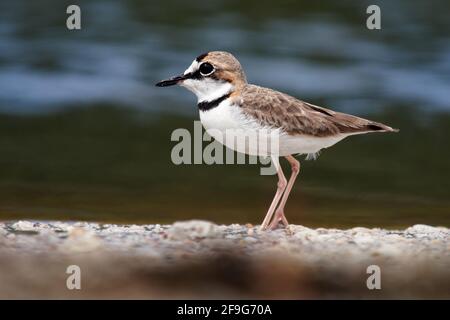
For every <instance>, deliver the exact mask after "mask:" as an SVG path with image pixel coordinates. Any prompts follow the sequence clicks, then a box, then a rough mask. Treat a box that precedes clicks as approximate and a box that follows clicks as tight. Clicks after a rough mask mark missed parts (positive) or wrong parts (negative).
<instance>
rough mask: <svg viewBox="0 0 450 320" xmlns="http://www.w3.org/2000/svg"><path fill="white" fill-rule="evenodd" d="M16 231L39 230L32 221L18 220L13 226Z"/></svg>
mask: <svg viewBox="0 0 450 320" xmlns="http://www.w3.org/2000/svg"><path fill="white" fill-rule="evenodd" d="M11 228H12V229H14V230H15V231H38V230H36V228H35V227H34V223H32V222H30V221H17V222H16V223H14V224H13V225H12V226H11Z"/></svg>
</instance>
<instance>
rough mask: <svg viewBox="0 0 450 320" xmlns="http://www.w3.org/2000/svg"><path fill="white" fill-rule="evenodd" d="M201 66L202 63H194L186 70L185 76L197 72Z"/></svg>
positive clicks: (195, 61)
mask: <svg viewBox="0 0 450 320" xmlns="http://www.w3.org/2000/svg"><path fill="white" fill-rule="evenodd" d="M199 66H200V63H198V62H197V60H194V61H192V63H191V65H190V66H189V68H187V69H186V71H185V72H184V74H188V73H191V72H195V71H197V69H198V67H199Z"/></svg>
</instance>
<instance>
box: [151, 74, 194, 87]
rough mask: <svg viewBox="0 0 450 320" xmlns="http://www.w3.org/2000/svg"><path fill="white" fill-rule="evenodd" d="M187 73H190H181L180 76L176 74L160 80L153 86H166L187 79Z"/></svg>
mask: <svg viewBox="0 0 450 320" xmlns="http://www.w3.org/2000/svg"><path fill="white" fill-rule="evenodd" d="M189 75H190V74H186V75H181V76H176V77H173V78H170V79H167V80H162V81H160V82H158V83H157V84H155V86H157V87H168V86H173V85H176V84H178V82H180V81H183V80H186V79H189Z"/></svg>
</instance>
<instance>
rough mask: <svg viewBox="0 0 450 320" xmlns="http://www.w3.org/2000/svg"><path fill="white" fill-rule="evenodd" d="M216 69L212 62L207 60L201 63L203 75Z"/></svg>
mask: <svg viewBox="0 0 450 320" xmlns="http://www.w3.org/2000/svg"><path fill="white" fill-rule="evenodd" d="M213 71H214V67H213V66H212V64H211V63H208V62H205V63H202V64H201V65H200V73H201V74H202V75H203V76H207V75H210V74H211V73H212V72H213Z"/></svg>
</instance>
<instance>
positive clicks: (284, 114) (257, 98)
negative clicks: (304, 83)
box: [236, 84, 398, 137]
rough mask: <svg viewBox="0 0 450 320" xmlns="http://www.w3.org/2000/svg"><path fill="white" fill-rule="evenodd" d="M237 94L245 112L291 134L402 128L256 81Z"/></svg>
mask: <svg viewBox="0 0 450 320" xmlns="http://www.w3.org/2000/svg"><path fill="white" fill-rule="evenodd" d="M237 96H239V99H238V100H237V101H236V103H237V104H238V105H239V106H240V107H241V108H242V111H243V112H244V113H245V114H247V115H249V116H250V117H252V118H254V119H256V120H257V121H259V122H260V123H261V124H263V125H265V126H269V127H276V128H281V129H283V130H284V131H285V132H286V133H288V134H290V135H311V136H315V137H329V136H334V135H340V134H343V135H352V134H360V133H367V132H390V131H398V130H395V129H393V128H391V127H389V126H386V125H384V124H382V123H378V122H374V121H371V120H367V119H363V118H360V117H356V116H353V115H350V114H345V113H341V112H336V111H333V110H329V109H326V108H322V107H319V106H315V105H313V104H310V103H307V102H304V101H301V100H299V99H296V98H294V97H292V96H290V95H288V94H285V93H282V92H279V91H276V90H272V89H269V88H264V87H260V86H256V85H252V84H246V85H245V86H243V87H242V88H241V90H240V92H239V95H237Z"/></svg>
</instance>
